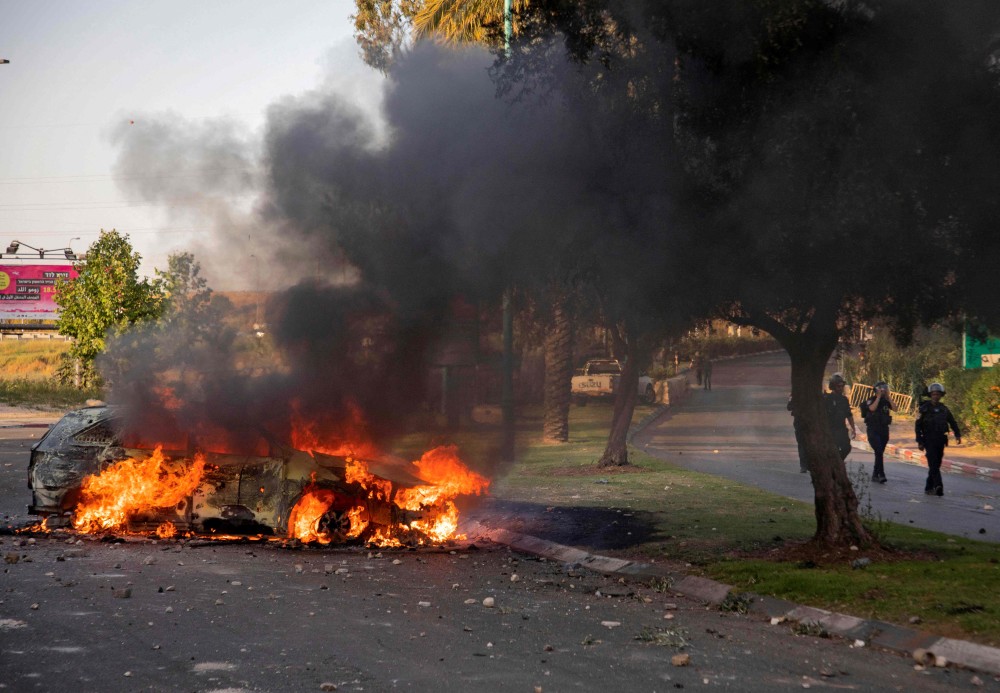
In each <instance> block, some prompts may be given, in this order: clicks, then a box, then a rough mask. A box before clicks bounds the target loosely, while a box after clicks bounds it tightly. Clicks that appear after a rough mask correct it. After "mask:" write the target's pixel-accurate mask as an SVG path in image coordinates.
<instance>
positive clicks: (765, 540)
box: [410, 405, 1000, 646]
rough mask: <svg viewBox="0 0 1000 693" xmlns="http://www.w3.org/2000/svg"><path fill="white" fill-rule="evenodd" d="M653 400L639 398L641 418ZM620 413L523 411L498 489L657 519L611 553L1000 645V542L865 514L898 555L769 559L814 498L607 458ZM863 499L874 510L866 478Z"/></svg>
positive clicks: (809, 529) (508, 495) (462, 440)
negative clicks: (548, 416) (860, 560)
mask: <svg viewBox="0 0 1000 693" xmlns="http://www.w3.org/2000/svg"><path fill="white" fill-rule="evenodd" d="M649 411H650V410H649V409H648V408H640V409H638V410H637V412H636V416H635V420H636V421H639V420H641V418H642V417H643V416H644V415H645V414H646V413H648V412H649ZM609 419H610V407H609V406H605V405H597V406H594V405H591V406H588V407H584V408H577V407H574V408H573V410H572V414H571V427H570V435H571V440H570V442H569V443H568V444H565V445H546V444H543V443H542V442H541V439H540V435H538V434H537V433H536V432H537V431H540V430H541V426H540V418H539V417H538V415H537V412H532V413H529V416H527V417H526V418H525V419H524V420H523V421H522V422H520V423H521V426H520V428H521V430H520V447H521V449H520V452H519V455H518V460H517V462H516V464H515V465H514V466H513V468H511V469H510V470H508V471H507V473H506V474H505V475H504V476H501V477H499V478H497V479H496V480H495V481H494V484H493V487H492V488H491V493H492V494H493V495H494V496H496V497H498V498H500V499H505V500H510V501H520V502H527V503H536V504H540V505H544V506H555V507H564V508H570V507H576V508H579V507H592V508H605V509H607V508H611V509H614V510H616V511H619V512H621V513H623V514H627V515H628V516H629V517H630V520H631V521H632V522H633V523H635V522H639V523H645V524H647V525H651V527H649V528H648V529H649V530H650V531H648V532H643V533H642V536H643V537H645V538H644V539H643V540H641V541H636V543H634V544H630V545H627V547H626V548H623V549H620V550H618V551H600V553H605V554H609V555H617V556H622V557H628V558H635V559H639V560H656V561H657V562H662V561H664V560H669V561H676V562H677V565H679V566H680V567H681V568H682V569H685V570H687V571H690V572H693V573H697V574H701V575H705V576H708V577H712V578H714V579H717V580H720V581H722V582H725V583H726V584H730V585H733V586H734V587H735V588H736V590H737V591H738V592H754V593H757V594H766V595H773V596H776V597H781V598H783V599H788V600H791V601H794V602H798V603H802V604H807V605H810V606H815V607H819V608H823V609H829V610H833V611H838V612H841V613H847V614H852V615H855V616H859V617H866V618H879V619H883V620H886V621H890V622H895V623H900V624H903V625H906V624H908V623H909V622H910V619H911V618H913V617H917V618H919V619H920V623H921V625H919V626H918V627H919V628H922V629H925V630H928V631H931V632H934V633H938V634H941V635H945V636H950V637H957V638H965V639H970V640H975V641H978V642H981V643H984V644H989V645H994V646H997V645H1000V546H997V545H993V544H987V543H982V542H976V541H970V540H966V539H960V538H955V537H949V536H947V535H944V534H940V533H937V532H929V531H924V530H920V529H916V528H913V527H910V526H902V525H895V524H891V523H887V522H879V521H876V520H877V518H872V517H865V520H866V522H868V523H869V524H870V525H871V526H872V527H873V528H874V529H875V530H876V531H877V532H878V536H879V537H880V538H881V540H882V541H883V543H884V545H886V546H887V547H889V548H891V549H893V550H895V554H896V555H895V556H893V557H892V558H891V560H883V559H881V558H877V557H876V558H873V560H872V563H871V564H870V565H868V566H867V567H866V568H863V569H853V568H852V567H851V563H850V559H843V560H838V561H835V562H833V563H830V564H825V563H824V562H822V561H820V563H821V565H819V566H816V565H813V564H811V563H809V562H805V563H800V562H798V561H777V560H767V555H768V552H769V551H770V550H772V549H778V548H781V547H784V546H786V544H787V542H802V541H806V540H808V539H809V538H811V537H812V535H813V532H814V531H815V516H814V514H813V507H812V505H811V504H806V503H801V502H797V501H794V500H791V499H787V498H783V497H781V496H777V495H774V494H770V493H768V492H765V491H762V490H759V489H755V488H751V487H748V486H744V485H742V484H739V483H737V482H734V481H730V480H726V479H722V478H720V477H715V476H711V475H706V474H700V473H697V472H691V471H688V470H684V469H680V468H678V467H675V466H673V465H671V464H670V463H668V462H665V461H662V460H658V459H655V458H653V457H650V456H648V455H645V454H643V453H642V452H639V451H636V450H635V449H634V448H633V449H632V451H631V456H632V461H633V463H634V464H635V465H637V466H638V467H639V468H640V469H641V471H639V472H635V473H620V472H613V471H609V470H603V469H598V468H597V467H596V466H595V462H596V460H597V459H598V457H600V454H601V452H602V451H603V449H604V443H605V436H606V432H607V424H608V421H609ZM452 438H453V439H454V442H457V443H458V444H459V445H460V447H461V448H462V449H463V450H464V451H466V453H467V454H468V456H469V457H470V458H471V459H476V457H477V455H478V454H481V453H483V452H484V451H486V450H487V449H488V447H489V445H490V443H488V442H485V441H488V440H490V437H489V435H486V432H485V431H483V430H467V431H461V432H458V433H456V434H455V435H454V436H452ZM415 440H416V439H415V438H414V439H411V440H410V442H411V443H413V442H415ZM605 482H606V483H605ZM861 502H862V513H863V515H867V514H868V513H866V512H865V510H864V506H865V499H864V491H863V489H862V498H861ZM583 541H585V540H583ZM581 548H588V547H587V546H586V545H583V544H581ZM850 555H851V556H854V557H863V556H865V552H864V551H859V552H851V554H850Z"/></svg>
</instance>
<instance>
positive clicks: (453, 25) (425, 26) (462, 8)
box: [413, 0, 530, 43]
mask: <svg viewBox="0 0 1000 693" xmlns="http://www.w3.org/2000/svg"><path fill="white" fill-rule="evenodd" d="M529 3H530V0H511V2H510V5H511V9H512V10H513V12H517V11H519V10H521V9H523V8H525V7H527V6H528V4H529ZM506 6H507V1H506V0H426V1H425V2H424V4H423V6H422V7H421V8H420V9H418V10H417V12H416V13H415V14H414V15H413V30H414V33H415V34H416V35H418V36H434V37H436V38H439V39H441V40H443V41H446V42H449V43H487V42H488V41H489V39H490V36H489V33H488V32H487V28H488V27H489V26H490V25H495V24H499V23H500V22H503V21H505V19H506ZM507 38H510V37H509V36H508V37H507Z"/></svg>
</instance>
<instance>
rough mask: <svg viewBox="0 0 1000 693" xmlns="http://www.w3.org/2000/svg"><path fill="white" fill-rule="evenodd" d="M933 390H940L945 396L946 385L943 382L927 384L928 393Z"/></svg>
mask: <svg viewBox="0 0 1000 693" xmlns="http://www.w3.org/2000/svg"><path fill="white" fill-rule="evenodd" d="M932 392H940V393H941V394H942V396H943V395H944V394H945V392H944V385H942V384H941V383H931V384H930V385H928V386H927V394H931V393H932Z"/></svg>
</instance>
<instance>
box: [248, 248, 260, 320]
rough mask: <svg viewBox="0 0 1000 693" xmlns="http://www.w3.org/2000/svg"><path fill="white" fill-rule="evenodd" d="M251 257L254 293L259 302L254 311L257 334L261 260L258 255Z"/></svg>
mask: <svg viewBox="0 0 1000 693" xmlns="http://www.w3.org/2000/svg"><path fill="white" fill-rule="evenodd" d="M250 257H251V258H253V293H254V297H255V298H256V302H257V303H256V307H255V309H254V320H253V329H254V332H257V331H259V330H260V258H259V257H257V256H256V255H251V256H250Z"/></svg>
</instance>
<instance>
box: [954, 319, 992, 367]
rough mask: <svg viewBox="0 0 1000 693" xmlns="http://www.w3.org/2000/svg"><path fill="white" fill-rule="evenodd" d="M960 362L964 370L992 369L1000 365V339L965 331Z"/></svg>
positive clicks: (968, 329) (967, 328)
mask: <svg viewBox="0 0 1000 693" xmlns="http://www.w3.org/2000/svg"><path fill="white" fill-rule="evenodd" d="M962 360H963V365H964V366H965V367H966V368H992V367H994V366H997V365H1000V337H996V336H994V335H987V334H982V333H981V332H976V331H974V330H972V329H970V328H969V327H968V326H967V327H966V329H965V339H964V340H963V342H962Z"/></svg>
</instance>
